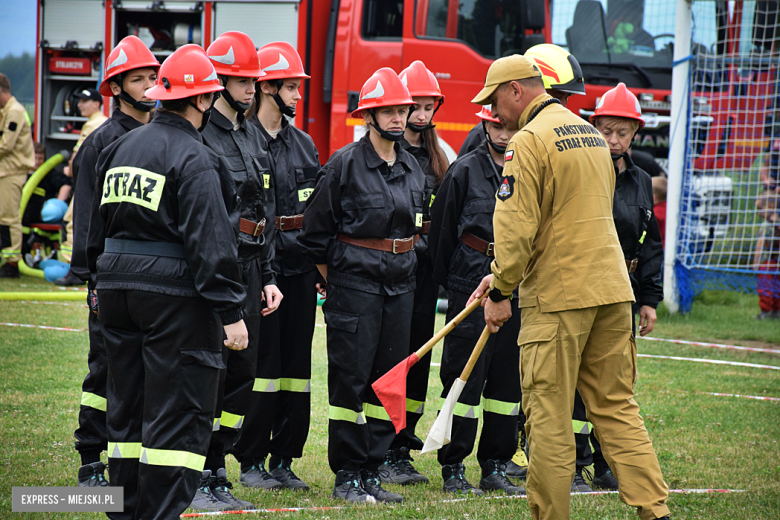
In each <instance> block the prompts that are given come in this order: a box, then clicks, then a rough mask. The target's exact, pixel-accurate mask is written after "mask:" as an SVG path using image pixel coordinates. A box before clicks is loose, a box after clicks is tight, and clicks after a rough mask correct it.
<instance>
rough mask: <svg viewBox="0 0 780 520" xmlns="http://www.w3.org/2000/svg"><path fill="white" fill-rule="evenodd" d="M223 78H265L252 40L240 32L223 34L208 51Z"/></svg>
mask: <svg viewBox="0 0 780 520" xmlns="http://www.w3.org/2000/svg"><path fill="white" fill-rule="evenodd" d="M206 54H207V55H208V57H209V59H210V60H211V63H212V64H213V65H214V68H215V69H216V71H217V74H219V75H221V76H240V77H242V78H259V77H260V76H265V73H264V72H263V70H262V69H261V68H260V62H259V61H258V60H257V54H256V53H255V44H254V43H252V39H251V38H250V37H249V36H247V35H246V34H244V33H242V32H240V31H228V32H226V33H223V34H222V35H221V36H220V37H219V38H217V39H216V40H214V43H212V44H211V45H209V49H208V50H207V51H206Z"/></svg>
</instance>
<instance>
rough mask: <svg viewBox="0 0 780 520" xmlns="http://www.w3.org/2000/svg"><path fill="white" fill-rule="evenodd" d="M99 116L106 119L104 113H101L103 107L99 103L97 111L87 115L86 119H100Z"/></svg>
mask: <svg viewBox="0 0 780 520" xmlns="http://www.w3.org/2000/svg"><path fill="white" fill-rule="evenodd" d="M101 117H102V118H103V119H106V116H105V115H103V107H102V105H101V107H100V110H98V111H97V112H95V113H94V114H92V115H91V116H89V117H88V118H87V120H88V121H94V120H95V119H100V118H101Z"/></svg>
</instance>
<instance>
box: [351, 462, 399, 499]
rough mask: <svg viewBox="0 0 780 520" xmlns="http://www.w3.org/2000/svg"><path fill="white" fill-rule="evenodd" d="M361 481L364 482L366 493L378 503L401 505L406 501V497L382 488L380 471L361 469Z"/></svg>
mask: <svg viewBox="0 0 780 520" xmlns="http://www.w3.org/2000/svg"><path fill="white" fill-rule="evenodd" d="M360 479H361V480H362V481H363V489H365V491H366V493H368V494H369V495H370V496H372V497H374V498H375V499H376V501H377V502H395V503H400V502H403V501H404V497H402V496H401V495H399V494H398V493H391V492H390V491H387V490H386V489H384V488H383V487H382V482H381V480H380V479H379V472H378V471H369V470H367V469H361V470H360Z"/></svg>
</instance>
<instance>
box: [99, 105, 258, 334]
mask: <svg viewBox="0 0 780 520" xmlns="http://www.w3.org/2000/svg"><path fill="white" fill-rule="evenodd" d="M202 143H203V141H202V139H201V135H200V133H199V132H198V131H197V130H196V129H195V128H194V127H193V126H192V124H190V123H189V121H187V120H186V119H184V118H183V117H181V116H179V115H177V114H174V113H170V112H158V114H157V115H156V116H155V118H154V120H153V121H152V122H151V123H149V124H148V125H146V126H143V127H141V128H138V129H136V130H135V131H133V132H129V133H127V134H126V135H124V136H123V137H121V138H119V139H118V140H117V141H116V142H114V143H113V144H111V145H109V146H108V147H107V148H106V149H105V150H104V151H103V153H102V154H100V159H99V160H98V169H97V171H98V181H97V184H96V189H95V198H94V200H93V206H92V208H93V209H92V219H91V222H90V228H89V236H88V240H87V262H88V265H89V270H90V272H91V273H92V276H93V277H94V279H93V282H96V283H97V287H96V288H97V289H98V290H100V289H114V290H140V291H149V292H153V293H160V294H167V295H171V296H183V297H197V296H201V297H203V298H205V299H206V300H207V301H209V302H210V303H211V304H212V307H213V308H214V311H215V312H216V313H217V314H218V315H219V317H220V319H221V320H222V323H223V324H230V323H235V322H236V321H239V320H240V319H241V318H242V311H241V305H242V303H243V301H244V298H245V292H244V288H243V286H242V285H241V277H240V272H239V266H238V262H237V260H236V258H237V254H238V252H237V247H236V233H237V230H238V214H237V213H236V212H233V213H232V214H233V215H234V216H235V217H234V218H232V219H231V215H230V214H229V212H230V211H231V210H233V207H234V206H235V203H236V188H235V183H234V182H233V180H232V179H231V178H230V177H229V176H228V174H227V171H228V169H227V167H226V166H225V165H224V161H222V160H221V159H220V158H219V157H218V156H217V155H216V154H215V153H214V152H212V151H211V150H209V149H208V148H207V147H205V146H203V144H202ZM107 238H114V239H122V240H134V241H140V242H168V243H173V244H183V248H184V251H185V253H186V259H182V258H176V257H171V256H159V255H151V254H119V253H110V252H104V248H105V240H106V239H107Z"/></svg>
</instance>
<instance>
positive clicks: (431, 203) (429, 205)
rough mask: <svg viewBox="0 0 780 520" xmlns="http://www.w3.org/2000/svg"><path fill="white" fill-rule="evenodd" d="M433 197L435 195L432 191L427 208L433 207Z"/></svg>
mask: <svg viewBox="0 0 780 520" xmlns="http://www.w3.org/2000/svg"><path fill="white" fill-rule="evenodd" d="M435 198H436V195H434V194H432V193H431V202H430V204H428V207H429V208H432V207H433V199H435Z"/></svg>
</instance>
